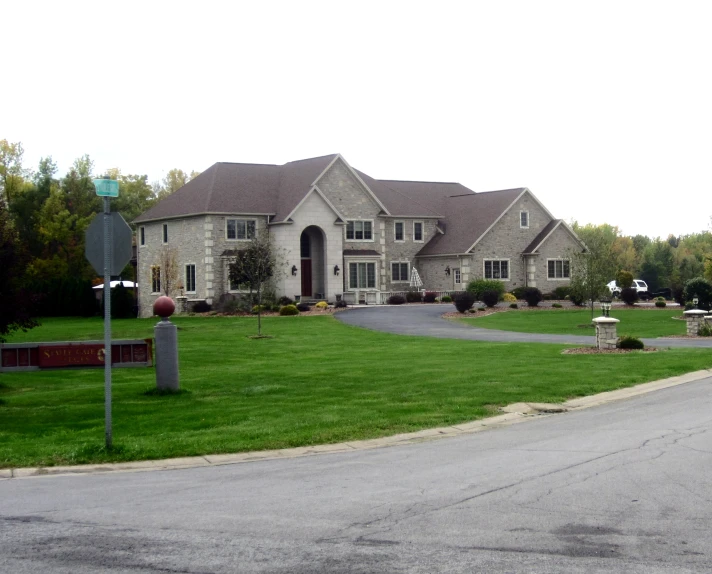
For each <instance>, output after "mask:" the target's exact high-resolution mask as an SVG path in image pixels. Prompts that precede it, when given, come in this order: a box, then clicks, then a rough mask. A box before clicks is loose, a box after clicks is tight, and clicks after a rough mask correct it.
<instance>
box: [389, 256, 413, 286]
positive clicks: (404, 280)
mask: <svg viewBox="0 0 712 574" xmlns="http://www.w3.org/2000/svg"><path fill="white" fill-rule="evenodd" d="M394 263H395V264H396V265H403V264H404V263H405V264H406V265H407V266H408V271H407V272H406V274H405V275H406V278H405V279H398V280H395V279H393V264H394ZM390 267H391V269H390V271H391V283H409V282H410V273H411V271H410V270H411V265H410V261H400V260H393V261H391V262H390ZM399 272H400V269H399Z"/></svg>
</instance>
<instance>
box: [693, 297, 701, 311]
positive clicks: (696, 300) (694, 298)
mask: <svg viewBox="0 0 712 574" xmlns="http://www.w3.org/2000/svg"><path fill="white" fill-rule="evenodd" d="M699 302H700V300H699V299H698V298H697V297H693V298H692V304H693V305H694V306H695V307H694V308H695V309H697V304H698V303H699Z"/></svg>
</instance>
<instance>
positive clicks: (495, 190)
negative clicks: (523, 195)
mask: <svg viewBox="0 0 712 574" xmlns="http://www.w3.org/2000/svg"><path fill="white" fill-rule="evenodd" d="M525 189H528V188H527V187H524V186H522V187H508V188H507V189H491V190H489V191H478V192H477V195H482V194H483V193H501V192H503V191H524V190H525Z"/></svg>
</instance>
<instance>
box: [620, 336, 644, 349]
mask: <svg viewBox="0 0 712 574" xmlns="http://www.w3.org/2000/svg"><path fill="white" fill-rule="evenodd" d="M616 348H618V349H644V348H645V345H644V344H643V341H641V340H640V339H638V338H637V337H631V336H630V335H623V336H622V337H620V338H619V339H618V341H617V342H616Z"/></svg>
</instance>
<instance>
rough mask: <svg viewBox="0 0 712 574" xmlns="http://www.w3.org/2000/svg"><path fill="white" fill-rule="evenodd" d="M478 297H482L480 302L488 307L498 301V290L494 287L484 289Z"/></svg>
mask: <svg viewBox="0 0 712 574" xmlns="http://www.w3.org/2000/svg"><path fill="white" fill-rule="evenodd" d="M480 299H482V302H483V303H484V304H485V305H487V306H488V307H494V306H495V305H496V304H497V301H499V292H498V291H495V290H494V289H485V290H484V291H483V292H482V297H480Z"/></svg>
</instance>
